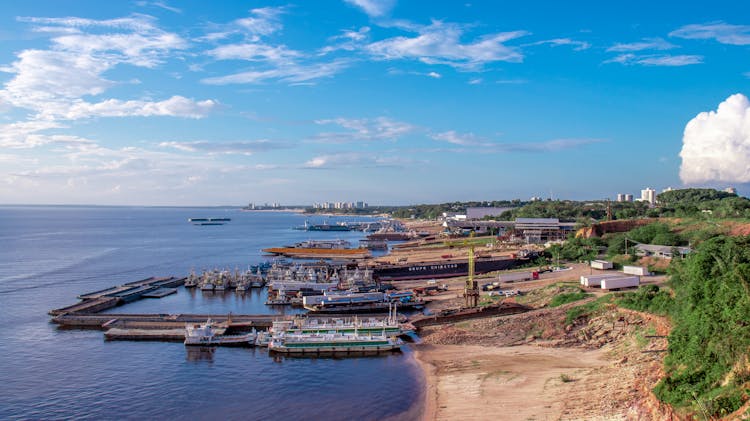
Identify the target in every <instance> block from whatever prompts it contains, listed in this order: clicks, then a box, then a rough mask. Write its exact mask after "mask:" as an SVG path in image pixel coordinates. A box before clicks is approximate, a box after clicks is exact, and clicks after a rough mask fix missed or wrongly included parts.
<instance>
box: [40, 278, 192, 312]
mask: <svg viewBox="0 0 750 421" xmlns="http://www.w3.org/2000/svg"><path fill="white" fill-rule="evenodd" d="M185 279H187V278H176V277H174V276H170V277H163V278H155V277H150V278H146V279H141V280H139V281H134V282H128V283H126V284H123V285H119V286H114V287H111V288H106V289H102V290H99V291H94V292H89V293H86V294H81V295H79V296H78V298H79V299H80V300H82V301H81V302H79V303H76V304H73V305H70V306H67V307H62V308H58V309H54V310H50V312H49V314H50V315H51V316H60V315H63V314H81V313H84V314H88V313H98V312H101V311H104V310H107V309H110V308H112V307H116V306H118V305H121V304H125V303H129V302H132V301H136V300H139V299H141V298H144V297H152V298H162V297H165V296H167V295H169V294H174V293H175V292H177V290H176V289H175V287H178V286H180V285H183V284H184V283H185Z"/></svg>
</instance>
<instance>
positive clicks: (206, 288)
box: [201, 282, 216, 291]
mask: <svg viewBox="0 0 750 421" xmlns="http://www.w3.org/2000/svg"><path fill="white" fill-rule="evenodd" d="M215 287H216V285H214V284H212V283H210V282H206V283H205V284H203V285H201V291H213V290H214V288H215Z"/></svg>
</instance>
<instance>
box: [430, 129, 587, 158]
mask: <svg viewBox="0 0 750 421" xmlns="http://www.w3.org/2000/svg"><path fill="white" fill-rule="evenodd" d="M430 137H432V138H433V139H435V140H438V141H441V142H448V143H451V144H453V145H457V146H471V147H472V149H466V150H464V151H477V150H480V151H482V152H486V153H512V152H555V151H561V150H565V149H572V148H577V147H579V146H584V145H589V144H592V143H599V142H601V140H600V139H554V140H548V141H546V142H525V143H520V142H519V143H500V142H494V141H490V140H488V139H485V138H482V137H479V136H477V135H475V134H474V133H458V132H456V131H454V130H449V131H446V132H441V133H434V134H432V135H430Z"/></svg>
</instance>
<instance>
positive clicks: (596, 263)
mask: <svg viewBox="0 0 750 421" xmlns="http://www.w3.org/2000/svg"><path fill="white" fill-rule="evenodd" d="M591 267H592V268H594V269H601V270H607V269H612V267H613V266H612V262H608V261H606V260H592V261H591Z"/></svg>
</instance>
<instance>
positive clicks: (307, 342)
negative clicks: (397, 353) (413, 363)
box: [268, 332, 403, 355]
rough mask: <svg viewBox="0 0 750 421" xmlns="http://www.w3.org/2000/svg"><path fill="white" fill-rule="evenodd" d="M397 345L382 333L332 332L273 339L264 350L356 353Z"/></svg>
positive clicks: (387, 348) (388, 348) (398, 340)
mask: <svg viewBox="0 0 750 421" xmlns="http://www.w3.org/2000/svg"><path fill="white" fill-rule="evenodd" d="M401 345H403V342H402V341H401V340H400V339H398V338H395V337H388V336H386V334H385V333H384V332H383V333H381V334H380V335H373V334H367V335H362V334H359V333H357V332H355V333H341V332H335V333H312V334H283V335H279V336H278V337H276V336H274V337H273V338H272V339H271V340H270V342H269V343H268V350H269V351H271V352H274V353H279V354H292V355H321V354H341V353H343V354H349V353H353V354H359V353H378V352H387V351H394V350H397V349H399V348H401Z"/></svg>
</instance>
